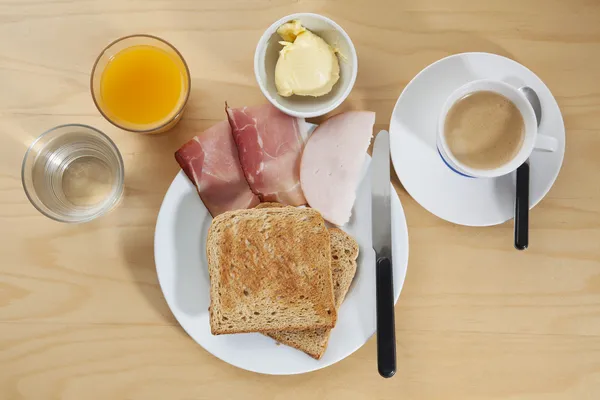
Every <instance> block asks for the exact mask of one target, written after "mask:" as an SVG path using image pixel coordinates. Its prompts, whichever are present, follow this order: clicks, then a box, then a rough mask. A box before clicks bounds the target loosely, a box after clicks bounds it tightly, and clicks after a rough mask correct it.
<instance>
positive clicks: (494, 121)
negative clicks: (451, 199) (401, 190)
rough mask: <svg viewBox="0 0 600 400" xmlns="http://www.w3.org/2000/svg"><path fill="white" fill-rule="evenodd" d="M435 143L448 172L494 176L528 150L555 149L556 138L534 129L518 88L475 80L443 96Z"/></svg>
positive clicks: (514, 166) (518, 162)
mask: <svg viewBox="0 0 600 400" xmlns="http://www.w3.org/2000/svg"><path fill="white" fill-rule="evenodd" d="M436 147H437V152H438V154H439V156H440V158H441V159H442V161H443V163H444V164H445V165H446V166H447V167H448V168H449V169H450V170H451V171H452V172H454V173H456V174H458V175H461V176H463V177H468V178H495V177H498V176H502V175H506V174H508V173H511V172H512V171H514V170H516V169H517V168H518V167H519V166H520V165H521V164H523V163H524V162H525V161H527V158H529V156H530V155H531V152H532V151H533V150H534V149H537V150H544V151H555V150H556V149H557V148H558V141H557V140H556V139H555V138H553V137H551V136H546V135H541V134H539V133H538V128H537V119H536V116H535V113H534V111H533V107H532V106H531V103H529V100H528V99H527V97H525V95H524V94H523V93H522V92H521V91H520V90H519V89H518V87H515V86H512V85H510V84H508V83H506V82H502V81H498V80H492V79H480V80H474V81H470V82H467V83H466V84H464V85H463V86H460V87H459V88H458V89H456V90H455V91H453V92H452V93H451V94H450V95H449V96H448V98H447V99H446V102H445V103H444V105H443V106H442V110H441V113H440V117H439V120H438V134H437V142H436Z"/></svg>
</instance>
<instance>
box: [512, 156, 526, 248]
mask: <svg viewBox="0 0 600 400" xmlns="http://www.w3.org/2000/svg"><path fill="white" fill-rule="evenodd" d="M527 246H529V163H527V162H526V163H524V164H523V165H521V166H520V167H519V168H517V188H516V201H515V248H516V249H517V250H525V249H526V248H527Z"/></svg>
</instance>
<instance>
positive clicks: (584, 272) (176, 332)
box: [0, 0, 600, 400]
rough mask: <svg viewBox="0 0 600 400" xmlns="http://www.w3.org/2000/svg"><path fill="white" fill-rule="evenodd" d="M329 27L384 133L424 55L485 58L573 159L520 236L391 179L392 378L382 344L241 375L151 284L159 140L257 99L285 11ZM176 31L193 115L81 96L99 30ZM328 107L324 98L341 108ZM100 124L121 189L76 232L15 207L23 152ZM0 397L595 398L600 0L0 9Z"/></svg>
mask: <svg viewBox="0 0 600 400" xmlns="http://www.w3.org/2000/svg"><path fill="white" fill-rule="evenodd" d="M300 11H313V12H319V13H322V14H325V15H328V16H330V17H332V18H333V19H335V20H336V21H337V22H339V23H340V24H341V25H342V26H343V27H344V28H345V29H346V30H347V32H348V33H349V34H350V36H351V37H352V38H353V40H354V43H355V44H356V46H357V49H358V52H359V57H360V72H359V77H358V81H357V84H356V88H355V90H354V91H353V93H352V95H351V96H350V99H349V100H348V101H347V102H346V103H345V104H344V105H343V107H342V109H350V108H352V109H370V110H374V111H377V125H378V126H377V127H376V128H385V127H387V126H388V121H389V118H390V113H391V111H392V108H393V105H394V103H395V100H396V98H397V97H398V95H399V94H400V92H401V90H402V89H403V87H404V86H405V85H406V84H407V83H408V81H409V80H410V79H411V78H412V77H413V76H414V75H415V74H416V73H417V72H419V70H421V69H422V68H424V67H425V66H427V65H428V64H429V63H431V62H433V61H435V60H436V59H439V58H441V57H444V56H447V55H449V54H453V53H459V52H465V51H487V52H493V53H498V54H501V55H505V56H508V57H511V58H513V59H515V60H517V61H519V62H521V63H523V64H525V65H526V66H528V67H529V68H531V69H532V70H533V71H535V72H536V73H537V74H538V75H539V76H540V77H541V78H542V79H543V80H544V81H545V82H546V83H547V85H548V86H549V87H550V89H551V90H552V91H553V93H554V95H555V96H556V98H557V100H558V103H559V105H560V107H561V109H562V111H563V115H564V119H565V124H566V128H567V150H566V157H565V163H564V165H563V168H562V171H561V173H560V176H559V178H558V180H557V182H556V184H555V186H554V187H553V189H552V190H551V191H550V194H549V195H548V196H547V197H546V198H545V199H544V201H542V203H541V204H540V205H539V206H538V207H536V208H535V209H534V210H533V212H532V213H531V247H530V249H529V250H527V251H526V252H523V253H519V252H517V251H515V250H514V249H513V248H512V230H513V227H512V224H511V223H510V222H509V223H506V224H504V225H501V226H496V227H492V228H466V227H460V226H455V225H452V224H449V223H446V222H444V221H442V220H440V219H438V218H436V217H434V216H433V215H431V214H429V213H428V212H427V211H425V210H424V209H423V208H421V207H420V206H419V205H418V204H416V203H415V201H414V200H413V199H412V198H410V197H409V196H408V195H407V194H406V192H405V191H404V190H403V189H402V187H401V186H400V185H399V183H398V182H396V187H397V189H398V192H399V194H400V197H401V200H402V203H403V205H404V208H405V210H406V214H407V219H408V225H409V231H410V261H409V269H408V276H407V280H406V285H405V287H404V290H403V292H402V296H401V297H400V302H399V304H398V306H397V307H396V311H397V320H396V322H397V339H398V362H399V371H398V374H397V376H396V377H395V378H393V379H391V380H383V379H381V378H379V376H378V375H377V372H376V367H375V340H374V339H372V340H370V341H369V342H368V343H367V344H366V345H365V346H364V347H363V348H361V349H360V350H359V351H357V352H356V353H355V354H353V355H352V356H350V357H349V358H347V359H345V360H343V361H342V362H340V363H338V364H336V365H334V366H332V367H330V368H327V369H325V370H322V371H318V372H314V373H310V374H307V375H302V376H289V377H269V376H262V375H257V374H253V373H249V372H245V371H242V370H239V369H236V368H234V367H232V366H229V365H228V364H226V363H224V362H222V361H220V360H218V359H216V358H214V357H213V356H211V355H210V354H208V353H207V352H206V351H204V350H203V349H202V348H201V347H200V346H198V345H196V344H195V343H194V342H193V341H192V340H191V339H190V338H189V337H188V336H187V335H186V334H185V333H184V332H183V330H182V329H181V328H180V327H179V326H178V324H177V323H176V321H175V320H174V318H173V316H172V315H171V313H170V311H169V309H168V307H167V305H166V304H165V301H164V299H163V296H162V294H161V291H160V288H159V286H158V283H157V277H156V272H155V269H154V260H153V233H154V223H155V220H156V216H157V213H158V208H159V206H160V203H161V200H162V198H163V195H164V194H165V191H166V189H167V187H168V186H169V184H170V182H171V180H172V179H173V177H174V176H175V174H176V172H177V170H178V166H177V164H176V163H175V161H174V159H173V152H174V151H175V150H176V149H177V148H178V146H179V145H180V144H182V143H183V142H184V141H185V140H186V139H188V138H190V137H191V136H192V135H193V134H195V133H198V132H200V131H202V130H203V129H204V128H206V127H208V126H210V125H211V124H213V123H214V122H215V121H217V120H220V119H223V118H224V114H223V102H224V101H225V100H228V101H229V102H230V103H232V104H234V105H251V104H256V103H261V102H264V101H265V100H264V99H263V97H262V95H261V93H260V91H259V89H258V87H257V85H256V83H255V81H254V74H253V70H252V65H253V52H254V46H255V43H256V42H257V40H258V38H259V36H260V35H261V33H262V31H263V30H264V29H265V28H266V27H267V26H269V25H270V24H271V23H272V22H273V21H274V20H276V19H277V18H279V17H281V16H283V15H285V14H289V13H292V12H300ZM136 32H145V33H152V34H156V35H159V36H162V37H164V38H166V39H167V40H169V41H171V42H173V43H174V44H175V45H176V46H177V47H178V48H179V49H180V50H181V51H182V53H183V54H184V55H185V57H186V59H187V61H188V63H189V65H190V68H191V72H192V79H193V93H192V97H191V101H190V104H189V108H188V111H187V114H186V115H185V118H184V120H183V121H182V122H181V124H180V125H179V126H178V128H177V129H176V130H175V131H173V132H172V133H170V134H168V135H163V136H157V137H145V136H139V135H135V134H131V133H126V132H122V131H119V130H118V129H116V128H114V127H112V126H111V125H110V124H109V123H107V122H106V121H104V120H103V119H102V118H101V117H100V116H99V114H98V112H97V111H96V109H95V108H94V105H93V103H92V99H91V98H90V95H89V88H88V81H89V72H90V69H91V66H92V63H93V61H94V59H95V57H96V55H97V54H98V52H99V51H100V50H101V49H102V47H103V46H104V45H106V44H107V43H108V42H109V41H111V40H112V39H114V38H117V37H119V36H122V35H126V34H130V33H136ZM338 111H339V110H338ZM68 122H82V123H87V124H91V125H93V126H96V127H98V128H100V129H102V130H104V131H105V132H107V133H108V134H109V135H110V136H111V137H112V138H113V139H114V140H115V142H116V143H117V144H118V146H119V148H120V149H121V151H122V152H123V155H124V158H125V164H126V194H125V198H124V201H123V202H122V204H121V205H120V207H119V208H118V209H117V210H116V211H114V212H113V213H111V214H110V215H108V216H106V217H103V218H101V219H99V220H97V221H94V222H92V223H89V224H85V225H63V224H59V223H56V222H53V221H50V220H48V219H46V218H44V217H42V216H41V215H40V214H38V213H37V212H36V211H35V210H34V208H33V207H32V206H31V205H30V204H29V203H28V201H27V199H26V198H25V195H24V193H23V191H22V189H21V183H20V163H21V159H22V156H23V153H24V151H25V149H26V146H27V145H28V144H29V143H30V142H31V140H32V139H33V138H34V137H35V136H37V135H38V134H39V133H41V132H42V131H44V130H46V129H48V128H49V127H52V126H54V125H57V124H61V123H68ZM0 239H1V240H0V256H1V261H0V399H3V400H4V399H9V400H13V399H44V400H45V399H59V398H61V399H69V400H80V399H86V400H87V399H204V398H206V399H229V398H231V399H261V400H262V399H285V400H292V399H314V400H317V399H345V400H351V399H376V398H377V399H379V398H381V399H384V398H389V399H528V400H537V399H577V400H579V399H598V398H600V2H599V1H598V0H587V1H586V0H578V1H563V0H536V1H533V0H532V1H524V0H505V1H484V0H479V1H467V0H424V1H416V0H412V1H411V0H401V1H400V0H399V1H394V0H390V1H387V2H384V1H374V0H371V1H341V0H340V1H291V0H289V1H284V0H270V1H268V0H252V1H241V0H239V1H194V0H134V1H125V0H110V1H109V0H105V1H101V0H98V1H94V0H54V1H53V0H0Z"/></svg>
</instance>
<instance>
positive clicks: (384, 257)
mask: <svg viewBox="0 0 600 400" xmlns="http://www.w3.org/2000/svg"><path fill="white" fill-rule="evenodd" d="M371 223H372V237H373V250H375V255H376V257H375V259H376V265H375V275H376V279H375V284H376V297H377V301H376V304H377V369H378V371H379V374H380V375H381V376H383V377H384V378H390V377H392V376H393V375H394V374H395V373H396V333H395V322H394V281H393V274H392V205H391V183H390V136H389V133H388V132H386V131H381V132H379V133H378V134H377V137H376V138H375V144H374V145H373V157H372V160H371Z"/></svg>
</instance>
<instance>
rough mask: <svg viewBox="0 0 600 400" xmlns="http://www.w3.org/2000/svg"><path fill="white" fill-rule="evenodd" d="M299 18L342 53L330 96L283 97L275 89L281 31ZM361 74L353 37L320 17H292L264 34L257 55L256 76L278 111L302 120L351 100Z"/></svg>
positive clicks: (293, 15) (310, 15)
mask: <svg viewBox="0 0 600 400" xmlns="http://www.w3.org/2000/svg"><path fill="white" fill-rule="evenodd" d="M294 19H297V20H299V21H300V23H301V24H302V25H303V26H304V27H306V28H307V29H309V30H310V31H312V32H314V33H315V34H317V35H319V36H320V37H322V38H323V39H324V40H325V41H326V42H327V43H328V44H329V45H331V46H332V47H334V48H336V49H338V50H339V52H340V53H341V55H342V56H339V55H338V59H339V61H340V79H339V80H338V81H337V83H336V84H335V85H334V86H333V89H332V91H331V92H330V93H328V94H326V95H324V96H320V97H312V96H296V95H292V96H290V97H283V96H280V95H279V94H278V93H277V89H276V87H275V65H276V64H277V59H278V58H279V50H281V48H282V46H281V45H280V44H279V41H280V40H281V38H280V37H279V35H278V34H277V28H279V27H280V26H281V25H283V24H284V23H286V22H288V21H291V20H294ZM357 72H358V58H357V56H356V49H355V48H354V44H352V40H350V36H348V34H347V33H346V32H345V31H344V30H343V29H342V27H341V26H339V25H338V24H336V23H335V22H333V21H332V20H330V19H329V18H327V17H324V16H322V15H319V14H310V13H298V14H292V15H288V16H286V17H283V18H281V19H280V20H279V21H277V22H275V23H274V24H273V25H271V26H270V27H269V28H268V29H267V30H266V31H265V33H264V34H263V35H262V37H261V38H260V40H259V41H258V45H257V46H256V52H255V53H254V74H255V75H256V80H257V82H258V85H259V86H260V90H262V92H263V94H264V95H265V97H266V98H267V99H268V100H269V101H270V102H271V103H272V104H273V105H274V106H275V107H277V108H279V109H280V110H281V111H283V112H284V113H286V114H289V115H293V116H295V117H300V118H310V117H318V116H320V115H324V114H327V113H328V112H330V111H332V110H333V109H335V108H336V107H337V106H339V105H340V104H342V102H343V101H344V100H345V99H346V97H348V95H349V94H350V91H351V90H352V87H353V86H354V82H355V81H356V75H357Z"/></svg>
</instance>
